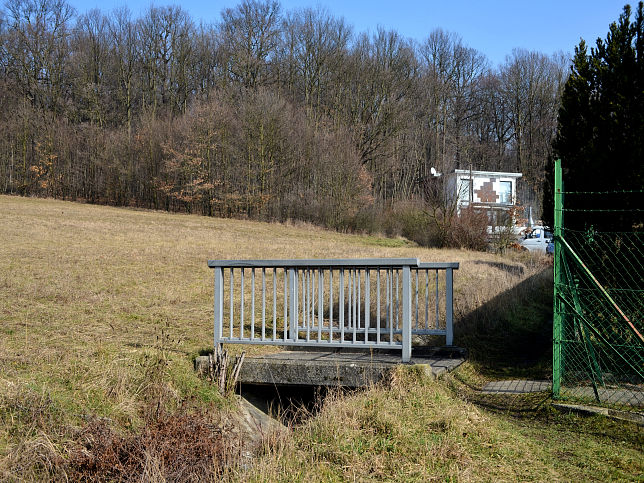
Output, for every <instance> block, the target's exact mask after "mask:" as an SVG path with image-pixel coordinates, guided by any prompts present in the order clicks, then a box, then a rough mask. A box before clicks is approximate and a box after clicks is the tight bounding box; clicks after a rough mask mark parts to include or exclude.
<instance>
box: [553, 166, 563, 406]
mask: <svg viewBox="0 0 644 483" xmlns="http://www.w3.org/2000/svg"><path fill="white" fill-rule="evenodd" d="M554 202H555V212H554V225H555V226H554V244H555V253H554V260H553V262H554V283H553V286H554V296H553V305H554V307H553V315H552V339H553V344H552V394H553V397H554V398H555V399H556V398H558V397H559V396H560V395H561V375H562V360H561V338H562V337H561V331H562V326H563V322H564V321H563V315H564V314H563V305H562V302H561V299H560V298H559V296H560V294H559V290H561V282H562V275H563V274H562V271H561V268H562V262H563V260H562V257H563V247H562V245H561V239H562V238H561V228H562V226H563V177H562V173H561V159H557V160H555V200H554Z"/></svg>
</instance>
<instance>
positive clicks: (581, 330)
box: [552, 161, 644, 410]
mask: <svg viewBox="0 0 644 483" xmlns="http://www.w3.org/2000/svg"><path fill="white" fill-rule="evenodd" d="M555 169H556V171H555V260H554V270H555V273H554V277H555V283H554V323H553V325H554V327H553V329H554V345H553V386H552V387H553V395H554V397H555V398H558V399H564V400H571V401H574V402H581V403H588V404H593V405H602V406H610V407H620V408H626V409H634V410H641V409H642V408H644V337H643V334H644V327H643V323H642V315H643V313H644V281H643V278H642V274H643V273H644V270H643V269H644V229H643V227H642V223H641V221H640V219H641V216H640V215H641V212H642V210H641V209H639V208H637V203H633V201H632V200H633V198H636V197H641V195H642V193H643V192H642V191H619V192H617V191H615V192H579V191H577V192H565V191H564V190H563V182H562V181H563V180H562V175H561V163H560V162H559V161H558V162H557V163H556V166H555ZM564 197H565V206H564ZM602 200H610V201H607V202H605V203H604V204H602ZM624 207H626V208H624ZM567 220H570V222H567ZM611 227H613V228H614V227H617V228H618V230H611V229H610V228H611Z"/></svg>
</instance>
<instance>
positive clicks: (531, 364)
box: [454, 267, 552, 379]
mask: <svg viewBox="0 0 644 483" xmlns="http://www.w3.org/2000/svg"><path fill="white" fill-rule="evenodd" d="M511 268H512V269H513V270H514V267H511ZM454 331H455V339H456V344H457V345H459V346H461V347H465V348H467V349H468V351H469V356H470V361H471V362H472V363H473V365H474V366H475V367H476V368H477V369H478V370H479V371H480V372H481V374H482V375H484V376H489V377H493V378H499V379H511V378H513V377H515V378H535V379H548V378H549V377H550V372H551V367H552V366H551V364H552V269H551V268H544V269H543V270H542V271H540V272H538V273H536V274H535V275H532V276H531V277H528V278H527V279H525V280H523V281H522V282H521V283H519V284H517V285H515V286H514V287H512V289H510V290H507V291H505V292H504V293H502V294H500V295H497V296H496V297H494V298H493V299H491V300H489V301H488V302H486V303H485V304H483V305H482V306H481V307H479V308H478V309H476V310H474V311H472V312H470V313H468V314H466V315H464V316H463V317H461V318H460V320H458V321H457V323H456V324H455V327H454Z"/></svg>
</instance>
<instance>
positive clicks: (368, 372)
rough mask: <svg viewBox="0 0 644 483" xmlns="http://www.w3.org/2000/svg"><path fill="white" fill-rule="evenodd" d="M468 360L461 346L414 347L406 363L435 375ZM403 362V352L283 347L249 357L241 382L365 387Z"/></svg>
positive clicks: (242, 369) (243, 368)
mask: <svg viewBox="0 0 644 483" xmlns="http://www.w3.org/2000/svg"><path fill="white" fill-rule="evenodd" d="M464 361H465V351H464V350H462V349H458V348H448V349H438V350H437V349H433V350H422V349H421V350H415V354H414V356H413V357H412V359H411V361H410V362H409V363H407V364H406V365H420V366H421V367H422V369H423V370H424V371H426V372H427V373H428V374H431V375H432V376H434V377H438V376H440V375H441V374H444V373H446V372H449V371H452V370H454V369H456V368H457V367H458V366H460V365H461V364H462V363H463V362H464ZM400 364H402V363H401V360H400V352H399V351H398V352H397V353H393V354H391V353H390V354H387V353H377V352H375V351H374V352H373V353H368V352H347V351H335V352H316V351H302V350H293V351H282V352H277V353H273V354H267V355H264V356H253V357H247V358H246V359H245V360H244V364H243V365H242V368H241V372H240V375H239V382H240V383H241V384H267V385H278V386H336V387H340V386H341V387H365V386H368V385H370V384H373V383H375V382H378V381H380V380H382V379H383V378H384V377H386V375H387V374H388V373H389V372H390V371H391V370H392V369H393V368H395V367H396V366H398V365H400Z"/></svg>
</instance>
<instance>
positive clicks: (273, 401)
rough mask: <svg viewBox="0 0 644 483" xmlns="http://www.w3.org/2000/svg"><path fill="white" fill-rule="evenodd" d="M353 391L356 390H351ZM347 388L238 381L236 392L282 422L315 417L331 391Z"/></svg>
mask: <svg viewBox="0 0 644 483" xmlns="http://www.w3.org/2000/svg"><path fill="white" fill-rule="evenodd" d="M353 390H355V389H353ZM349 391H351V389H348V388H338V387H327V386H304V385H298V386H289V385H275V384H270V385H269V384H240V385H239V386H238V393H239V395H240V396H242V397H243V398H245V399H246V400H247V401H248V402H249V403H251V404H252V405H253V406H255V407H256V408H258V409H260V410H261V411H263V412H265V413H266V414H268V415H269V416H271V417H272V418H274V419H277V420H279V421H280V422H281V423H282V424H285V425H288V424H296V425H298V424H302V423H303V422H305V421H306V420H308V419H309V418H311V417H313V416H315V415H316V414H317V413H318V412H319V411H320V409H321V408H322V406H323V404H324V400H325V399H326V398H327V397H328V396H329V395H330V394H337V393H338V392H340V393H341V394H346V393H347V392H349Z"/></svg>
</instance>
